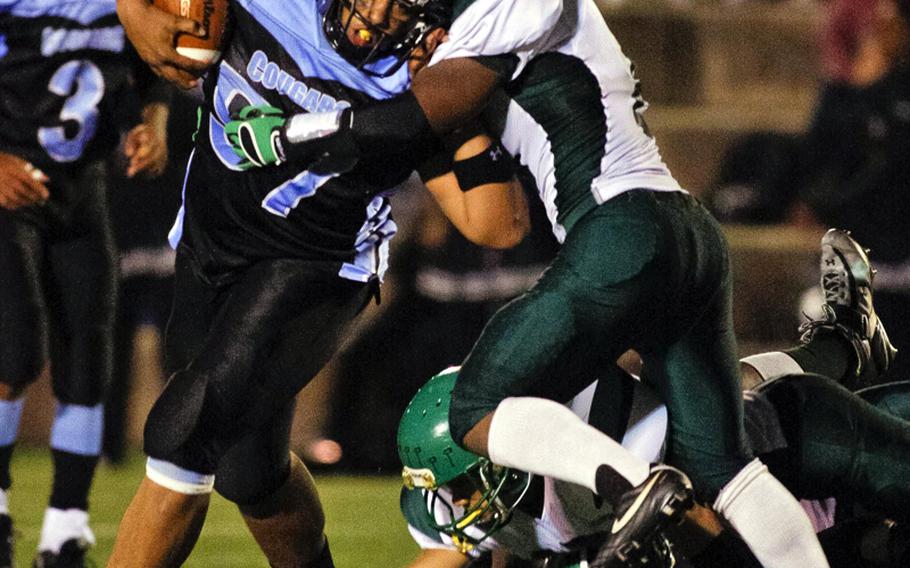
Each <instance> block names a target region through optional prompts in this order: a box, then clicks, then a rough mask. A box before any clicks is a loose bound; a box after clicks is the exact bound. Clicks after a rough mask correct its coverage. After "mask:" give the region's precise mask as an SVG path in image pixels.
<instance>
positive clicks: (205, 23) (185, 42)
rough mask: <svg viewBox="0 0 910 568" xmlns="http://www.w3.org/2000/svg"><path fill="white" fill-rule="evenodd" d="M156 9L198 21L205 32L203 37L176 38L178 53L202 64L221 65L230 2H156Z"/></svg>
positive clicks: (183, 36) (201, 0) (205, 0)
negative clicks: (220, 59)
mask: <svg viewBox="0 0 910 568" xmlns="http://www.w3.org/2000/svg"><path fill="white" fill-rule="evenodd" d="M154 5H155V7H157V8H160V9H161V10H164V11H165V12H168V13H170V14H174V15H176V16H180V17H181V18H189V19H191V20H195V21H197V22H199V23H200V24H202V27H203V28H204V29H205V36H204V37H196V36H191V35H188V34H181V35H179V36H177V53H179V54H180V55H183V56H184V57H189V58H191V59H195V60H197V61H202V62H203V63H215V62H216V61H218V58H219V57H221V49H222V42H223V41H224V35H225V31H226V29H227V21H228V10H229V7H228V0H154Z"/></svg>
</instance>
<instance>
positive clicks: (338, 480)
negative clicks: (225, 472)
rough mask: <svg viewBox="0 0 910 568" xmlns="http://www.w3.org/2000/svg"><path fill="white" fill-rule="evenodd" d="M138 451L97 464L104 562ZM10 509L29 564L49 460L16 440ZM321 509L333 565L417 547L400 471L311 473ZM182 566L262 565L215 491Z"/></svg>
mask: <svg viewBox="0 0 910 568" xmlns="http://www.w3.org/2000/svg"><path fill="white" fill-rule="evenodd" d="M144 463H145V462H144V461H143V459H142V458H141V456H139V455H138V454H135V455H132V456H130V458H129V459H128V460H127V463H126V464H125V465H123V466H121V467H117V468H112V467H110V466H107V465H101V466H100V467H99V469H98V475H97V477H96V478H95V484H94V486H93V489H92V495H91V525H92V529H93V530H94V531H95V536H96V537H97V538H98V544H97V546H96V547H95V549H94V550H93V551H92V553H91V556H92V558H93V559H94V560H95V562H96V563H97V564H98V565H99V566H103V565H104V562H105V560H106V559H107V556H108V554H110V551H111V547H112V546H113V543H114V536H115V534H116V532H117V526H118V524H119V521H120V517H121V515H122V514H123V511H124V509H126V506H127V504H128V503H129V500H130V498H131V497H132V496H133V492H134V491H135V489H136V486H137V485H138V484H139V481H140V480H141V479H142V476H143V471H144ZM12 468H13V471H12V475H13V488H12V491H11V494H10V509H11V511H12V514H13V520H14V522H15V530H16V533H17V541H16V555H17V563H16V566H18V567H22V568H26V567H27V566H30V565H31V564H30V563H31V559H32V556H33V555H34V551H35V547H36V546H37V544H38V536H39V533H40V530H41V519H42V516H43V514H44V507H45V504H46V503H47V496H48V494H49V492H50V482H51V464H50V459H49V456H48V453H47V452H46V451H42V450H39V449H31V448H17V450H16V453H15V455H14V456H13V466H12ZM316 484H317V485H318V487H319V493H320V496H321V497H322V502H323V504H324V506H325V509H326V532H327V533H328V535H329V541H330V542H331V544H332V552H333V553H334V557H335V564H336V565H337V566H338V567H339V568H345V567H358V568H372V567H376V568H395V567H397V566H404V565H406V564H407V562H408V560H409V559H411V558H413V557H414V555H415V554H416V551H417V548H416V546H415V545H414V543H413V541H412V540H411V538H410V536H409V535H408V533H407V529H406V527H405V524H404V521H403V520H402V518H401V514H400V513H399V512H398V488H399V487H400V478H393V477H351V476H333V475H323V476H317V478H316ZM185 566H188V567H193V566H195V567H210V566H217V567H230V566H243V567H251V568H253V567H267V566H268V564H267V563H266V561H265V559H264V558H263V556H262V555H261V553H260V552H259V549H258V548H257V547H256V544H255V542H253V539H252V537H251V536H250V535H249V533H248V532H247V531H246V528H245V527H244V525H243V521H242V520H241V518H240V515H239V514H238V513H237V510H236V508H235V507H234V506H233V505H231V504H230V503H228V502H227V501H225V500H224V499H221V498H220V497H218V496H215V497H214V498H213V500H212V506H211V508H210V509H209V514H208V518H207V519H206V523H205V528H204V529H203V530H202V536H201V537H200V539H199V542H198V544H197V545H196V548H195V549H194V550H193V553H192V555H191V556H190V558H189V560H188V561H187V562H186V564H185Z"/></svg>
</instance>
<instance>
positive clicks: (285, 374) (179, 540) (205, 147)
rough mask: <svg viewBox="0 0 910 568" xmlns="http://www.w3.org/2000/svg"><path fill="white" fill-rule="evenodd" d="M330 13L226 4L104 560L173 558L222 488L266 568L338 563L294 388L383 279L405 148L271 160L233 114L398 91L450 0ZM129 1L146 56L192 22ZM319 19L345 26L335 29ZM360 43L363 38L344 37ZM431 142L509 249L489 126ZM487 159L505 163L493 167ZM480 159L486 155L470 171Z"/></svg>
mask: <svg viewBox="0 0 910 568" xmlns="http://www.w3.org/2000/svg"><path fill="white" fill-rule="evenodd" d="M330 8H331V6H330V3H329V2H311V1H306V2H287V1H285V0H235V1H233V2H231V10H232V12H231V21H232V36H231V41H230V43H229V44H228V45H226V46H225V50H224V57H223V59H222V60H221V61H220V62H219V63H218V65H217V66H215V67H213V68H212V69H211V70H210V72H209V73H208V75H207V76H206V78H205V80H204V84H203V92H204V94H205V107H204V112H203V113H202V115H201V122H200V127H199V130H198V133H197V137H196V146H195V149H194V152H193V154H192V157H191V158H190V163H189V165H188V169H187V174H186V182H185V186H184V203H183V208H182V210H181V212H180V214H179V216H178V221H177V223H176V224H175V227H174V230H173V232H172V234H171V237H172V239H171V241H172V244H174V246H175V247H176V248H177V265H176V289H175V304H174V309H173V316H172V318H171V321H170V323H169V325H168V337H167V339H166V343H167V353H168V364H169V366H170V369H171V370H172V371H173V374H172V376H171V379H170V381H169V382H168V384H167V386H166V387H165V390H164V392H163V393H162V395H161V396H160V398H159V399H158V401H157V402H156V403H155V405H154V407H153V409H152V411H151V413H150V415H149V417H148V420H147V423H146V429H145V450H146V452H147V453H148V455H149V461H148V466H147V470H146V471H147V476H146V478H145V479H144V480H143V482H142V484H141V486H140V487H139V490H138V492H137V494H136V496H135V497H134V499H133V501H132V502H131V504H130V506H129V508H128V510H127V512H126V515H125V516H124V519H123V521H122V523H121V526H120V530H119V532H118V536H117V541H116V544H115V548H114V552H113V554H112V556H111V559H110V561H109V565H110V566H124V567H127V566H128V567H130V568H134V567H136V566H177V565H180V564H181V563H182V562H183V561H184V560H185V559H186V558H187V556H188V555H189V553H190V551H191V549H192V547H193V544H194V543H195V541H196V539H197V537H198V535H199V531H200V529H201V526H202V524H203V521H204V518H205V513H206V509H207V506H208V502H209V496H210V493H211V491H212V490H213V489H214V490H217V491H218V492H219V493H221V494H222V495H223V496H224V497H226V498H228V499H230V500H231V501H233V502H234V503H236V504H237V505H238V506H239V508H240V511H241V513H242V514H243V518H244V520H245V522H246V524H247V526H248V527H249V529H250V531H251V532H252V534H253V536H254V537H255V539H256V541H257V542H258V544H259V545H260V547H261V548H262V550H263V552H264V553H265V555H266V557H267V558H268V561H269V563H270V564H271V565H272V566H276V567H298V566H319V567H323V566H331V565H332V558H331V554H330V553H329V548H328V543H327V542H326V540H325V537H324V534H323V525H324V520H323V513H322V508H321V506H320V503H319V499H318V496H317V494H316V490H315V487H314V485H313V481H312V479H311V478H310V476H309V473H308V472H307V470H306V468H305V467H304V466H303V464H302V462H301V461H300V460H299V459H298V458H297V457H296V456H294V455H293V454H291V453H290V451H289V440H288V439H289V434H290V424H291V418H292V416H293V410H294V395H295V394H296V393H297V392H298V391H299V390H300V389H301V388H303V387H304V386H305V385H306V384H307V382H309V380H310V379H311V378H312V377H313V376H315V374H316V373H317V372H318V371H319V369H320V368H321V367H322V366H323V365H324V363H325V362H326V361H327V360H328V358H329V357H330V356H331V354H332V353H333V351H334V350H335V348H336V346H337V344H338V338H339V336H340V335H341V334H342V333H343V332H344V330H345V328H346V325H347V324H348V323H349V322H350V320H351V319H353V318H354V317H355V316H356V314H357V313H358V312H359V311H360V309H361V308H362V307H363V306H364V305H365V304H366V302H368V301H369V299H370V297H371V295H373V294H374V292H375V290H376V287H377V286H378V283H379V280H380V279H381V277H382V274H383V272H384V271H385V268H386V266H387V263H388V246H389V240H390V238H391V237H392V235H394V233H395V231H396V226H395V223H394V222H393V220H392V218H391V216H390V205H389V202H388V198H387V194H388V193H389V192H390V191H391V190H392V189H393V188H394V187H395V186H396V185H397V184H399V183H400V182H401V181H403V180H404V179H405V178H406V177H408V176H409V175H410V173H411V171H412V169H413V167H412V165H411V156H408V157H407V159H405V156H404V155H398V154H396V153H394V152H393V153H389V154H388V155H387V156H386V158H387V159H385V160H384V161H383V162H382V163H381V164H368V163H363V164H357V165H355V166H354V167H350V166H351V164H348V167H350V171H347V172H346V173H345V174H343V175H337V174H334V173H332V171H331V170H332V169H334V168H336V167H338V165H339V163H337V162H334V161H331V162H324V163H322V164H321V165H320V167H313V168H304V167H300V165H298V164H296V163H293V162H291V161H285V162H284V163H282V164H280V165H278V166H277V167H270V168H261V167H255V166H257V165H262V164H264V163H266V162H271V161H272V159H273V156H274V155H275V154H274V153H273V144H274V139H273V138H274V137H272V136H271V135H270V134H267V135H266V136H265V137H264V138H258V137H257V139H256V140H255V142H254V143H255V144H257V145H258V146H259V148H260V150H261V151H262V152H263V154H262V155H259V156H253V155H250V156H241V155H238V154H237V153H236V152H235V149H234V148H233V146H232V144H231V141H232V140H236V139H238V138H239V137H244V136H246V135H247V134H248V133H249V132H250V130H249V129H248V128H246V127H244V128H240V126H241V125H243V124H246V123H247V122H250V121H254V122H255V123H256V124H270V123H276V122H278V121H282V120H283V119H282V118H281V117H283V116H289V115H293V114H298V113H302V112H307V113H311V114H313V115H314V116H322V114H320V113H324V112H328V113H332V114H333V115H334V113H338V112H340V111H343V110H344V109H348V108H358V107H360V106H363V105H367V104H370V103H375V102H378V101H380V100H385V99H388V98H391V97H394V96H395V95H397V94H399V93H402V92H404V91H405V90H406V89H407V86H408V85H409V84H410V77H409V69H408V67H407V66H406V65H405V63H407V59H408V57H409V55H410V54H411V52H412V51H413V50H416V49H418V48H419V46H418V45H417V42H426V43H427V46H428V47H432V45H433V43H434V42H436V41H438V40H439V37H438V36H439V33H438V32H439V31H440V30H439V29H436V28H438V27H439V25H440V24H441V21H440V20H439V18H440V17H441V16H440V14H442V15H444V14H445V13H446V12H445V11H443V12H438V11H435V10H432V11H431V10H429V9H428V5H427V3H426V2H404V3H402V4H401V6H400V7H399V8H400V10H401V12H396V13H395V14H394V16H395V17H394V18H393V19H394V21H392V22H386V23H384V24H383V25H382V26H381V27H380V28H375V29H374V28H370V29H369V30H367V31H363V24H361V23H357V24H355V23H353V22H352V20H351V11H350V10H348V9H347V8H344V7H342V8H341V9H340V10H336V11H330ZM119 12H120V15H121V19H122V20H123V23H124V26H125V28H126V29H127V33H128V35H129V36H130V38H131V39H132V40H133V41H134V43H135V44H136V46H137V49H138V50H139V52H140V54H141V55H143V56H144V57H149V58H153V57H154V53H151V54H150V52H149V50H147V49H146V47H147V42H146V39H147V38H146V36H145V35H144V34H147V33H148V32H153V34H154V33H158V32H160V31H161V30H162V29H163V30H165V34H164V35H168V33H167V32H168V30H171V31H172V30H175V29H178V27H179V26H180V25H184V24H183V23H181V21H180V20H177V19H174V17H173V16H170V15H168V14H164V13H163V12H160V11H159V10H157V9H155V8H153V7H151V6H149V5H148V4H147V3H146V2H145V1H144V0H138V1H135V2H134V1H131V0H124V1H122V2H120V3H119ZM159 25H160V27H156V26H159ZM327 29H334V30H348V32H347V33H350V34H351V37H350V38H348V36H347V35H345V37H343V38H340V39H339V38H337V37H336V38H335V39H334V40H330V36H329V35H328V34H327V32H326V30H327ZM434 29H435V31H436V32H437V33H436V35H435V36H434V35H433V34H434ZM355 30H357V31H356V32H355ZM169 37H172V35H171V36H169ZM333 37H334V36H333ZM345 38H347V39H345ZM351 38H354V39H351ZM349 39H350V40H351V44H352V45H351V48H350V49H349V50H344V49H342V48H341V46H343V45H344V42H345V41H348V40H349ZM373 42H378V44H377V45H375V46H373V47H375V49H373V48H370V49H366V48H367V45H368V44H370V45H372V43H373ZM152 43H154V42H152ZM165 48H166V49H165V50H164V51H165V52H167V50H170V52H173V47H172V45H170V44H168V45H167V46H165ZM342 51H344V55H342ZM362 51H367V52H368V53H365V54H364V55H365V57H357V55H358V54H360V53H361V52H362ZM152 52H154V50H152ZM170 52H168V53H170ZM170 57H175V58H176V57H177V56H176V53H170ZM151 63H152V64H153V66H154V67H155V68H156V69H158V70H164V69H166V68H167V64H163V63H161V62H160V61H158V62H156V61H154V60H153V61H151ZM162 73H163V74H165V75H167V71H162ZM260 130H261V129H260ZM260 130H257V131H255V132H253V135H254V136H257V133H258V132H259V131H260ZM493 150H495V151H493ZM419 154H420V155H421V157H422V158H426V159H421V160H418V161H421V162H424V163H423V165H422V167H421V173H422V175H423V176H424V178H425V179H426V180H427V187H428V188H429V189H430V190H431V191H432V192H433V194H434V196H435V197H436V198H437V199H438V200H439V202H440V205H441V207H442V208H443V210H444V211H445V212H446V213H447V214H449V215H450V217H451V218H452V220H453V222H454V223H455V224H456V226H458V227H459V229H461V230H462V232H465V234H466V235H468V236H469V237H470V238H472V239H473V240H475V241H476V242H479V243H482V244H487V245H490V246H499V247H504V246H511V245H513V244H515V243H516V242H517V241H518V240H520V239H521V238H522V237H523V235H524V233H525V232H526V230H527V216H526V211H524V209H523V208H522V207H521V205H522V204H523V203H524V202H523V201H522V198H521V197H520V196H521V195H522V193H521V189H520V187H519V186H518V184H517V183H516V182H515V180H514V177H513V170H512V168H511V166H510V164H511V161H510V160H509V159H508V156H507V155H506V154H505V153H504V152H502V151H501V149H500V148H499V147H498V146H497V147H494V146H493V142H492V140H491V139H490V138H489V137H487V136H484V135H482V134H480V133H479V131H475V130H470V129H466V130H463V131H461V132H460V133H457V134H456V135H454V136H452V137H450V138H449V139H448V140H447V141H446V144H442V143H439V144H437V143H436V142H435V141H434V140H430V143H428V144H427V145H426V147H425V148H424V149H422V150H421V151H420V152H419ZM487 155H495V156H497V157H498V158H499V157H501V158H503V159H501V160H500V159H497V160H495V164H494V163H490V162H492V161H493V160H492V159H491V160H486V159H485V156H487ZM477 156H480V158H479V162H481V165H480V166H479V167H477V166H475V167H471V166H466V162H471V163H472V164H476V163H477V161H478V160H475V158H477ZM456 169H457V170H459V171H462V170H466V171H467V172H468V174H469V175H464V174H462V175H461V176H459V175H456V174H455V173H454V172H455V170H456ZM471 172H473V174H471ZM478 172H479V173H478ZM475 174H477V175H475ZM478 205H479V208H478V207H477V206H478ZM516 205H517V206H518V207H517V208H516ZM516 211H518V214H516ZM523 211H524V213H525V214H522V212H523ZM469 212H471V213H470V214H469ZM178 342H179V343H182V345H178V344H177V343H178ZM180 353H186V356H183V357H181V356H180V355H179V354H180Z"/></svg>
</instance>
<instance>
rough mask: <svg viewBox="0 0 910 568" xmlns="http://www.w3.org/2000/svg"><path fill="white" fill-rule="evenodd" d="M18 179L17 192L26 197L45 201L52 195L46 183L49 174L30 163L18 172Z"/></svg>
mask: <svg viewBox="0 0 910 568" xmlns="http://www.w3.org/2000/svg"><path fill="white" fill-rule="evenodd" d="M16 181H17V182H18V184H17V185H16V189H17V193H18V194H19V195H21V196H23V197H24V198H26V199H29V200H31V201H38V202H44V201H47V198H48V197H50V191H48V189H47V186H46V185H44V184H45V182H47V181H48V177H47V175H45V173H44V172H42V171H41V170H39V169H38V168H36V167H34V166H33V165H31V164H29V163H27V164H26V165H25V167H24V168H22V170H21V171H18V172H17V175H16Z"/></svg>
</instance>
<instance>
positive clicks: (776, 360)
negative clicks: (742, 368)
mask: <svg viewBox="0 0 910 568" xmlns="http://www.w3.org/2000/svg"><path fill="white" fill-rule="evenodd" d="M740 362H741V363H745V364H746V365H749V366H750V367H752V368H753V369H755V371H756V372H757V373H758V374H759V375H761V378H762V380H765V381H770V380H771V379H776V378H778V377H783V376H784V375H798V374H800V373H803V372H804V371H803V368H802V367H800V366H799V363H797V362H796V360H795V359H793V357H790V356H789V355H787V354H786V353H784V352H782V351H771V352H770V353H759V354H758V355H749V356H748V357H743V358H742V359H740Z"/></svg>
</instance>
